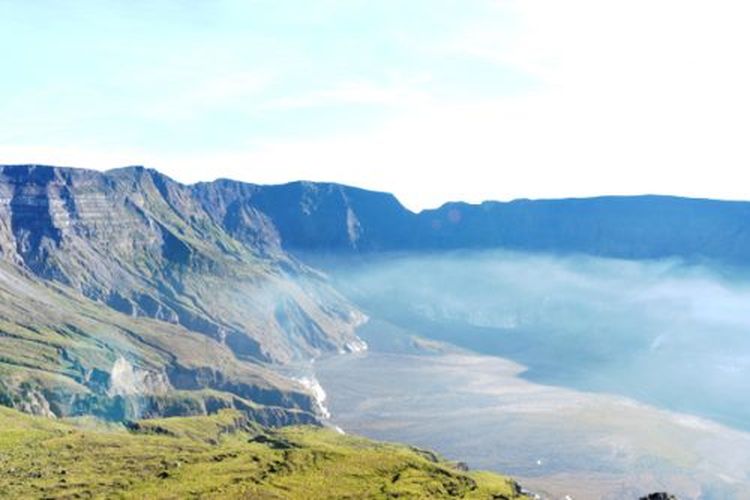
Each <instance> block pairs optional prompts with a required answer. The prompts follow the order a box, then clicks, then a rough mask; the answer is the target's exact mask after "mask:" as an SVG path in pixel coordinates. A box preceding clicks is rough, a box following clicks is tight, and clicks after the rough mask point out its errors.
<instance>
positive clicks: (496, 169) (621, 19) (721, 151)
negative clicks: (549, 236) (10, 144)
mask: <svg viewBox="0 0 750 500" xmlns="http://www.w3.org/2000/svg"><path fill="white" fill-rule="evenodd" d="M494 5H495V10H494V12H493V14H492V15H488V16H486V17H485V19H482V20H478V21H477V22H476V24H475V25H473V26H469V27H467V28H466V30H465V31H464V32H463V33H462V34H461V35H460V36H458V37H452V38H451V39H449V40H444V41H443V42H442V43H438V42H437V41H436V43H435V47H436V50H440V51H444V53H445V55H446V57H462V58H473V59H481V60H484V61H487V62H488V63H490V64H498V65H501V66H503V67H510V68H513V69H514V70H516V71H519V70H520V71H522V72H526V73H529V74H531V75H532V76H534V77H535V78H537V79H538V80H539V82H540V85H539V86H536V87H534V89H531V90H529V91H527V92H526V93H521V94H518V93H514V94H513V95H505V96H503V95H497V96H494V97H481V98H480V97H474V96H472V95H468V94H464V95H462V96H460V97H454V98H453V99H452V100H447V99H446V98H445V97H438V96H437V95H432V96H430V95H429V94H425V93H424V92H423V91H422V90H420V89H421V88H424V87H425V86H421V85H420V82H417V83H414V82H410V81H408V79H407V80H401V81H399V80H398V79H392V80H391V81H390V82H389V83H388V84H387V85H382V84H380V85H376V84H374V83H369V82H367V81H361V80H350V81H348V82H345V83H342V84H341V85H338V86H334V87H332V88H330V89H327V90H322V91H318V92H311V93H310V94H307V95H305V94H302V95H301V96H300V97H290V98H287V99H283V100H278V101H275V102H273V103H272V104H271V105H269V106H270V107H268V108H266V111H267V112H272V109H273V106H277V107H287V108H297V107H319V106H328V105H332V104H342V105H356V104H361V103H372V104H377V105H382V106H386V107H388V108H389V110H390V115H389V116H390V118H389V119H387V120H386V121H384V122H382V123H380V124H376V125H372V124H369V125H368V126H366V127H362V128H360V129H352V130H348V131H339V132H337V133H331V134H330V135H328V136H327V137H326V136H324V137H322V138H316V139H314V140H313V139H308V140H305V139H301V140H296V139H284V138H282V137H279V138H278V139H277V140H274V141H268V142H264V143H262V144H260V145H257V146H256V145H252V146H250V145H248V146H247V147H246V148H245V149H238V150H233V151H226V152H218V153H217V152H216V151H209V150H206V151H205V152H204V153H201V154H196V153H195V152H191V153H190V154H187V153H181V152H180V151H177V150H173V151H159V152H156V151H144V150H141V151H138V150H135V149H133V150H132V151H129V152H128V151H125V152H123V154H117V155H115V154H113V153H112V152H109V151H106V152H103V153H102V156H101V158H100V157H98V156H97V154H96V153H95V152H91V151H89V152H86V153H82V152H80V151H79V152H76V151H72V150H71V151H68V152H67V153H66V152H65V151H61V150H57V151H51V150H47V153H44V151H45V150H42V149H36V151H37V153H36V154H32V155H30V156H29V157H24V158H25V159H24V160H23V161H29V159H30V158H41V159H44V161H47V162H54V163H61V162H62V163H68V164H80V165H97V164H106V163H109V162H110V161H117V163H118V164H128V163H145V164H149V165H151V166H154V167H157V168H160V169H163V170H165V171H166V172H167V173H169V174H170V175H173V176H175V177H176V178H178V179H180V180H183V181H196V180H203V179H206V177H207V176H223V177H234V178H239V179H243V180H248V181H254V182H284V181H288V180H292V179H296V178H305V179H313V180H333V181H339V182H345V183H351V184H357V185H362V186H365V187H371V188H377V189H383V190H389V191H395V192H396V193H397V194H399V195H400V196H401V197H402V198H403V199H404V201H405V202H406V203H407V204H408V205H409V206H411V207H423V206H432V205H437V204H439V203H441V202H442V201H445V200H448V199H468V200H471V201H479V200H482V199H489V198H493V199H508V198H515V197H561V196H589V195H597V194H634V193H644V192H655V193H669V194H680V195H690V196H708V197H718V198H735V199H750V191H748V190H747V189H746V187H745V186H744V184H743V182H742V176H743V175H742V174H743V173H744V171H745V170H746V169H747V167H748V166H749V165H750V147H748V144H750V143H748V139H747V138H748V137H750V118H748V117H750V92H748V90H747V89H749V88H750V63H749V62H748V61H750V60H749V59H748V58H747V56H746V51H747V47H750V30H747V29H746V26H747V25H748V24H750V4H746V3H744V2H738V1H730V0H715V1H713V2H710V3H709V2H704V1H700V2H699V1H693V0H685V1H675V0H650V1H646V0H629V1H601V0H569V1H566V2H560V1H555V0H505V1H498V2H495V3H494ZM481 77H482V76H481V75H479V74H478V75H477V78H481ZM255 78H256V76H254V75H251V76H250V78H249V81H245V80H243V79H242V78H239V79H229V80H225V81H222V80H221V79H219V80H217V81H216V82H214V83H211V82H210V81H209V83H208V84H206V85H204V86H197V87H195V88H194V89H193V90H194V92H195V95H192V96H190V97H189V99H188V98H185V99H182V98H181V99H177V102H178V103H179V102H180V101H188V100H192V101H198V102H200V101H204V102H208V103H212V102H215V100H216V99H218V100H219V101H222V100H224V99H226V101H222V102H227V103H231V102H232V99H236V98H237V97H238V96H239V95H241V94H242V93H243V92H245V91H247V90H248V89H251V90H252V89H257V88H258V87H259V86H261V87H262V86H263V85H266V84H268V82H267V81H264V80H263V79H262V78H261V79H260V80H256V79H255ZM432 83H434V82H430V84H431V85H432ZM176 107H179V105H178V106H176ZM168 112H172V111H171V110H168ZM353 112H356V108H353ZM192 149H193V150H195V148H192ZM32 150H35V149H34V148H31V149H29V150H28V151H32ZM8 151H9V150H8V148H0V161H9V160H8V158H9V157H10V158H21V157H23V154H20V152H19V151H18V149H17V150H16V154H6V153H8ZM11 153H12V151H11ZM97 158H100V159H97ZM79 160H85V161H79ZM112 166H115V165H112Z"/></svg>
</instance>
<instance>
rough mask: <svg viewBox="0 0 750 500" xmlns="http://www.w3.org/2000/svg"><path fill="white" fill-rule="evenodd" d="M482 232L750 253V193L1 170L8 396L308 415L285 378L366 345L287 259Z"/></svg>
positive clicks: (14, 401)
mask: <svg viewBox="0 0 750 500" xmlns="http://www.w3.org/2000/svg"><path fill="white" fill-rule="evenodd" d="M474 248H507V249H514V250H524V251H544V252H556V253H571V252H574V253H586V254H591V255H599V256H607V257H622V258H631V259H642V258H663V257H678V258H684V259H710V260H715V261H719V262H725V263H730V264H746V263H747V261H748V258H750V203H745V202H724V201H713V200H697V199H685V198H675V197H661V196H639V197H602V198H591V199H568V200H538V201H531V200H517V201H513V202H509V203H500V202H486V203H482V204H480V205H470V204H465V203H450V204H446V205H444V206H442V207H440V208H439V209H435V210H425V211H422V212H420V213H413V212H411V211H409V210H407V209H406V208H404V207H403V206H402V205H401V204H400V203H399V202H398V200H397V199H396V198H395V197H394V196H393V195H391V194H387V193H378V192H372V191H367V190H363V189H358V188H353V187H348V186H343V185H338V184H324V183H310V182H294V183H290V184H284V185H278V186H261V185H255V184H248V183H243V182H237V181H231V180H217V181H214V182H207V183H199V184H195V185H183V184H180V183H178V182H176V181H174V180H172V179H170V178H169V177H167V176H165V175H163V174H160V173H159V172H157V171H155V170H152V169H146V168H143V167H127V168H121V169H116V170H111V171H108V172H97V171H90V170H83V169H74V168H58V167H49V166H39V165H9V166H0V298H2V300H1V301H0V403H3V404H5V405H7V406H13V407H16V408H19V409H23V410H25V411H28V412H32V413H39V414H45V415H56V416H65V415H82V414H96V415H99V416H103V417H105V418H111V419H132V418H138V417H144V416H149V417H154V416H168V415H195V414H208V413H213V412H215V411H216V410H217V409H220V408H240V409H242V410H243V411H245V413H247V414H248V415H253V417H254V418H256V419H257V420H259V421H261V422H264V423H267V424H271V425H274V424H286V423H295V422H317V421H319V417H320V415H321V412H322V410H321V408H320V407H319V404H318V403H317V401H316V399H315V397H314V395H313V394H312V391H311V390H310V389H309V387H307V386H305V385H303V384H302V383H300V382H297V381H295V380H293V379H291V378H289V376H287V375H284V374H288V373H290V372H289V369H288V367H289V366H290V365H294V364H296V363H298V362H300V361H305V362H306V361H309V360H310V359H311V358H315V357H317V356H320V355H323V354H326V353H336V352H342V351H347V350H349V351H356V350H359V349H361V348H363V344H362V342H361V341H360V340H359V338H358V337H357V336H356V329H357V327H358V326H359V325H360V324H362V323H363V322H364V321H365V317H364V315H363V314H362V313H361V312H360V311H359V310H358V309H357V308H356V307H355V306H354V305H352V304H351V303H350V302H349V301H348V300H347V299H346V298H344V297H343V296H342V295H341V294H339V292H337V291H336V290H335V289H334V288H333V287H332V285H331V283H330V282H329V280H328V279H327V277H326V276H325V275H324V274H322V273H321V272H319V271H317V270H315V269H313V268H311V267H310V266H309V265H306V264H305V263H303V262H301V261H300V260H298V258H297V257H295V256H294V255H299V256H305V255H306V254H307V253H309V252H316V253H323V254H329V255H342V254H345V255H373V254H377V253H380V252H389V251H440V250H447V249H474ZM290 252H291V253H290ZM292 254H294V255H292ZM310 262H313V261H312V260H311V261H310ZM308 385H309V384H308Z"/></svg>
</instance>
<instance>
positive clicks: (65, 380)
mask: <svg viewBox="0 0 750 500" xmlns="http://www.w3.org/2000/svg"><path fill="white" fill-rule="evenodd" d="M233 221H234V222H233V225H230V226H229V227H231V228H232V231H233V232H232V233H231V234H230V232H229V230H225V229H224V228H223V227H222V226H221V225H219V224H217V223H215V219H214V216H213V215H210V214H208V213H207V212H206V210H205V209H204V207H203V205H202V204H201V203H199V202H198V201H197V200H196V199H195V197H194V195H193V191H192V189H191V188H190V187H186V186H183V185H181V184H179V183H177V182H175V181H173V180H171V179H169V178H167V177H165V176H163V175H161V174H159V173H157V172H155V171H153V170H148V169H144V168H140V167H132V168H124V169H119V170H115V171H111V172H107V173H99V172H93V171H87V170H80V169H68V168H53V167H44V166H5V167H0V251H1V252H2V260H3V263H2V265H1V266H0V278H2V280H0V288H2V292H3V293H4V295H5V296H6V300H5V301H4V302H3V303H2V304H0V310H2V318H1V319H2V320H3V321H4V323H5V325H4V328H2V329H0V342H3V343H4V344H5V345H4V346H3V348H2V349H1V350H0V355H2V361H3V363H2V365H1V366H0V368H2V369H3V370H6V372H7V374H6V375H5V376H4V377H2V380H3V387H0V389H2V390H3V393H4V394H6V396H5V397H6V400H8V401H10V402H12V403H13V404H14V405H15V406H19V407H22V408H24V409H27V410H29V411H33V412H37V413H49V414H77V413H86V412H94V413H96V412H101V413H104V414H107V415H110V416H116V415H121V414H124V413H126V412H128V411H134V410H133V408H130V407H128V405H130V406H134V405H135V406H137V407H138V409H137V411H138V412H139V413H141V414H144V413H145V414H149V412H150V413H154V414H165V413H169V412H174V413H196V412H197V413H200V412H204V411H206V408H205V407H206V405H209V406H211V405H213V406H217V405H218V406H222V405H223V406H245V407H247V408H248V411H250V408H251V407H252V405H253V404H263V405H270V406H274V407H280V408H286V409H288V410H290V411H292V412H298V413H295V414H288V415H286V416H280V417H278V418H276V420H278V421H279V422H284V421H295V419H296V420H298V421H311V420H313V418H314V417H313V414H314V413H315V404H314V402H313V400H312V399H311V398H310V397H309V396H308V395H307V393H306V390H305V389H304V388H303V387H302V386H299V385H296V384H295V383H293V382H289V381H287V380H285V379H283V378H282V377H280V376H277V375H275V374H274V373H273V372H272V371H271V370H270V369H268V368H265V367H264V365H268V364H275V363H286V362H289V361H293V360H298V359H308V358H310V357H314V356H317V355H320V354H322V353H325V352H336V351H340V350H346V349H347V348H348V346H352V345H356V344H357V337H356V335H355V334H354V329H355V327H356V326H357V324H358V323H359V322H361V321H362V317H361V315H360V313H358V312H357V311H356V310H355V309H354V308H353V307H352V306H350V305H349V303H348V302H347V301H346V300H344V299H343V298H342V297H341V296H339V295H338V294H337V293H336V292H335V291H334V290H333V289H331V288H330V287H329V285H328V284H327V282H326V280H325V278H324V277H323V276H322V275H321V274H319V273H318V272H316V271H313V270H311V269H309V268H308V267H306V266H304V265H302V264H301V263H299V262H298V261H296V260H294V259H293V258H291V257H289V256H288V255H287V254H285V253H284V252H283V251H282V250H281V248H280V247H279V244H278V238H277V237H275V236H274V231H273V228H271V227H269V225H268V223H267V221H266V220H264V219H263V216H260V215H259V216H258V217H257V218H252V217H250V218H246V219H243V218H241V217H239V215H238V216H236V217H233ZM250 234H253V235H254V236H252V237H250V236H249V235H250ZM235 236H236V237H235ZM118 363H119V364H118ZM116 375H118V376H119V380H118V379H117V377H116ZM206 390H216V391H221V392H222V393H226V394H222V395H220V396H216V395H211V394H206V393H205V392H201V391H206ZM187 392H189V393H190V394H189V397H188V396H187V395H186V393H187ZM228 395H231V397H230V396H228ZM178 396H179V397H178ZM8 398H9V399H8ZM118 398H119V399H118ZM170 398H171V399H170ZM233 398H234V399H233ZM177 399H179V400H180V401H179V402H178V401H176V400H177ZM127 401H130V402H129V403H128V402H127ZM170 401H171V402H170ZM118 405H119V406H118ZM170 405H171V406H170ZM180 405H186V407H185V408H183V409H180ZM169 408H171V409H169ZM299 411H301V412H303V413H304V415H303V414H302V413H299Z"/></svg>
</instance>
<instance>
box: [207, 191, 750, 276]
mask: <svg viewBox="0 0 750 500" xmlns="http://www.w3.org/2000/svg"><path fill="white" fill-rule="evenodd" d="M195 190H196V192H197V193H198V198H199V199H200V200H201V201H202V203H204V206H207V207H209V208H210V207H214V206H216V201H215V200H217V199H218V198H219V197H221V198H222V199H223V200H225V202H226V203H227V205H226V207H225V209H227V207H228V208H231V210H244V211H250V210H257V211H259V212H261V213H263V214H265V216H267V218H268V220H270V222H271V224H272V225H273V226H274V227H275V228H276V230H277V232H278V236H279V241H280V243H281V245H282V246H283V248H285V249H288V250H292V251H301V252H330V253H348V254H351V253H359V254H367V253H375V252H379V251H405V250H406V251H408V250H415V251H425V250H430V251H433V250H446V249H469V248H472V249H478V248H482V249H486V248H505V249H512V250H522V251H547V252H560V253H570V252H573V253H583V254H589V255H596V256H602V257H617V258H629V259H652V258H666V257H680V258H685V259H690V260H692V259H711V260H716V261H720V262H725V263H731V264H747V263H748V262H750V203H748V202H735V201H718V200H705V199H691V198H679V197H672V196H652V195H649V196H605V197H598V198H584V199H560V200H515V201H511V202H484V203H481V204H478V205H472V204H468V203H447V204H445V205H443V206H442V207H440V208H437V209H434V210H424V211H422V212H419V213H413V212H411V211H409V210H408V209H406V208H405V207H403V206H402V205H401V204H400V203H399V202H398V200H397V199H396V198H395V197H394V196H393V195H391V194H386V193H379V192H373V191H366V190H362V189H358V188H352V187H348V186H343V185H338V184H319V183H310V182H294V183H290V184H285V185H279V186H257V185H249V184H243V183H238V182H234V181H226V180H223V181H216V182H214V183H203V184H198V185H196V186H195ZM220 192H221V193H225V194H224V195H223V196H219V195H218V194H217V193H220ZM240 207H241V208H240ZM209 211H211V212H212V213H214V212H213V210H211V209H210V210H209ZM229 219H230V220H231V217H230V218H229ZM218 222H220V223H222V222H221V221H218ZM224 224H225V225H226V223H224Z"/></svg>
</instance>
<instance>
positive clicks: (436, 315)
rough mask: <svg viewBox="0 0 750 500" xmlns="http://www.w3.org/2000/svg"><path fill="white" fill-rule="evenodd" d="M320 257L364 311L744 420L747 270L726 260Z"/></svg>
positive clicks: (530, 373) (749, 338) (546, 371)
mask: <svg viewBox="0 0 750 500" xmlns="http://www.w3.org/2000/svg"><path fill="white" fill-rule="evenodd" d="M326 266H327V268H328V269H329V271H330V272H331V273H332V275H333V277H334V279H335V280H336V281H337V285H338V286H339V287H340V288H341V289H343V290H345V291H346V293H347V294H348V295H349V297H350V298H352V299H353V300H354V301H355V302H356V303H357V304H358V305H359V306H360V307H362V308H363V310H364V311H365V312H366V313H367V314H368V315H370V316H371V317H372V318H374V319H379V320H384V321H386V322H388V323H389V324H392V325H395V326H397V327H398V328H400V329H403V330H404V331H407V332H411V333H413V334H415V335H418V336H421V337H426V338H429V339H433V340H438V341H442V342H447V343H450V344H453V345H456V346H459V347H461V348H464V349H468V350H471V351H474V352H476V353H480V354H486V355H493V356H499V357H504V358H508V359H512V360H514V361H517V362H519V363H521V364H522V365H523V366H525V367H526V370H525V371H524V372H523V373H522V374H521V376H522V377H524V378H526V379H528V380H530V381H533V382H537V383H543V384H551V385H558V386H563V387H569V388H574V389H578V390H583V391H592V392H604V393H612V394H618V395H624V396H628V397H631V398H633V399H636V400H638V401H640V402H645V403H649V404H652V405H654V406H657V407H660V408H664V409H669V410H674V411H680V412H687V413H691V414H694V415H698V416H702V417H707V418H710V419H713V420H715V421H717V422H720V423H722V424H725V425H729V426H732V427H735V428H737V429H741V430H746V431H747V430H750V405H748V404H747V401H746V395H747V394H748V393H750V307H749V306H750V280H748V279H747V278H746V277H745V276H743V275H742V274H741V273H739V272H737V271H735V270H731V269H726V268H719V267H716V266H711V265H710V264H707V265H697V264H686V263H684V262H681V261H676V260H668V261H637V262H636V261H623V260H614V259H600V258H593V257H586V256H562V257H561V256H552V255H530V254H519V253H511V252H500V251H493V252H460V253H451V254H432V255H418V254H412V255H392V256H388V257H377V258H374V259H371V260H365V261H358V262H357V263H356V264H351V263H349V264H339V265H336V266H335V267H333V266H331V265H330V262H329V263H327V264H326ZM370 337H371V338H368V339H367V340H368V341H370V342H371V344H373V345H375V346H377V345H378V340H379V339H378V338H377V337H378V332H377V331H375V330H373V331H372V332H370ZM381 340H382V339H381ZM381 344H382V342H381ZM381 348H386V347H382V346H381Z"/></svg>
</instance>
